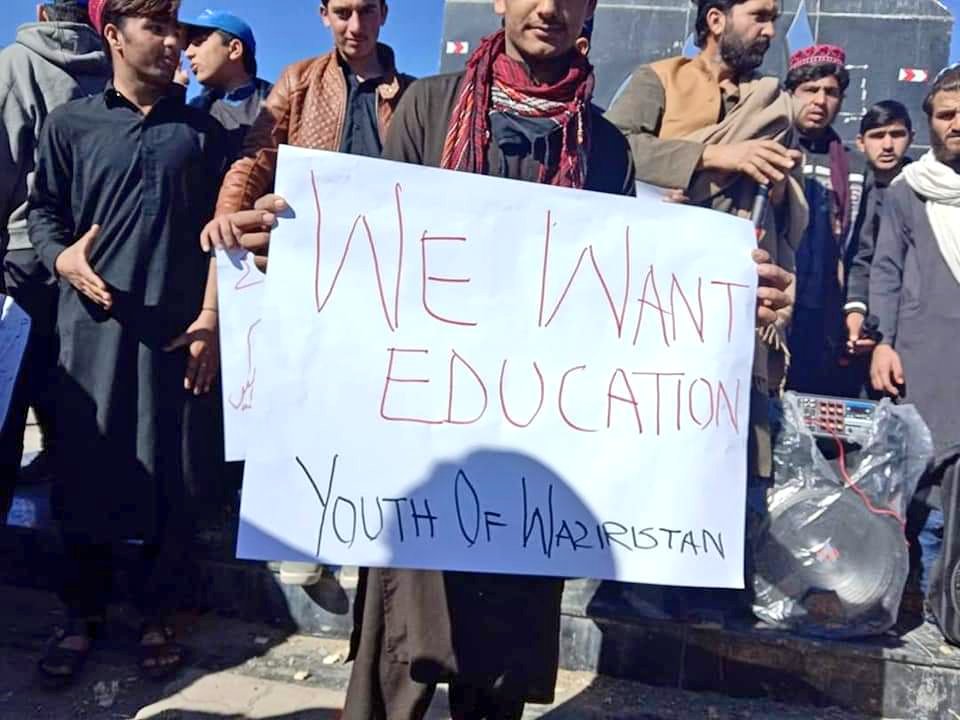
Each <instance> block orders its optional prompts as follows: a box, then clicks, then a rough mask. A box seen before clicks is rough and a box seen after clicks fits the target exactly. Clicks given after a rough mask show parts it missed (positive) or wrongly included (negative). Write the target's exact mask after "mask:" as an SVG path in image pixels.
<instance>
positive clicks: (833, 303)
mask: <svg viewBox="0 0 960 720" xmlns="http://www.w3.org/2000/svg"><path fill="white" fill-rule="evenodd" d="M845 65H846V54H845V53H844V51H843V49H842V48H839V47H836V46H833V45H814V46H812V47H809V48H805V49H803V50H799V51H797V52H795V53H794V54H793V55H792V56H791V58H790V70H789V72H788V73H787V77H786V80H785V81H784V86H785V87H786V89H787V90H788V91H789V92H790V94H791V95H793V97H794V99H795V100H796V103H797V108H798V109H797V118H796V125H797V129H798V130H799V131H800V146H801V148H802V149H803V156H804V157H803V178H804V190H805V193H806V197H807V203H808V204H809V206H810V222H809V224H808V225H807V232H806V234H805V235H804V236H803V240H802V241H801V243H800V247H799V248H798V249H797V296H796V306H795V307H794V311H793V320H792V323H791V327H790V333H789V339H788V346H789V347H790V353H791V361H790V372H789V376H788V378H787V387H788V388H789V389H791V390H795V391H797V392H805V393H815V394H818V395H837V396H843V397H859V396H860V395H861V393H862V392H863V390H864V386H865V384H866V380H867V375H868V369H867V368H868V365H867V361H866V360H865V359H864V358H863V357H858V356H853V357H851V356H850V354H849V353H848V350H847V337H848V336H847V331H846V328H845V324H844V317H843V307H844V298H845V293H844V286H845V275H846V265H845V262H844V261H845V259H847V258H848V257H849V256H851V255H852V254H853V252H852V249H853V248H855V245H856V243H855V233H854V226H855V224H856V220H857V215H858V212H859V209H860V201H861V198H862V195H863V183H864V176H865V174H866V161H865V159H864V157H863V156H862V155H861V154H860V153H859V152H856V151H851V150H849V149H848V148H846V147H844V145H843V142H842V141H841V140H840V137H839V135H837V133H836V131H835V130H834V129H833V127H832V126H833V122H834V120H836V118H837V114H838V113H839V112H840V108H841V106H842V104H843V96H844V93H845V92H846V90H847V86H848V85H849V83H850V75H849V73H848V72H847V69H846V67H845Z"/></svg>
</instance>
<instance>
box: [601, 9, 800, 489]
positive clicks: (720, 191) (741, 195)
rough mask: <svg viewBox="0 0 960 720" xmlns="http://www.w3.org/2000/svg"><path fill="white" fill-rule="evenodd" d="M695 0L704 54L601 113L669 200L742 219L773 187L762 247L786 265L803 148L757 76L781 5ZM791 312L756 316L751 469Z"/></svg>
mask: <svg viewBox="0 0 960 720" xmlns="http://www.w3.org/2000/svg"><path fill="white" fill-rule="evenodd" d="M696 5H697V19H696V26H695V28H696V33H697V45H698V47H700V49H701V52H700V53H699V54H698V55H697V56H696V57H695V58H693V59H690V58H685V57H672V58H667V59H665V60H661V61H659V62H656V63H653V64H651V65H642V66H640V67H639V68H637V70H636V71H635V72H634V74H633V76H632V77H631V79H630V82H629V83H628V85H627V87H626V88H625V90H624V92H623V93H622V94H621V95H620V97H619V98H618V99H617V100H616V102H614V104H613V106H612V107H611V108H610V110H609V112H608V113H607V118H608V119H609V120H611V121H612V122H613V123H614V125H616V126H617V127H618V128H620V130H621V131H622V132H623V133H624V135H626V138H627V141H628V142H629V143H630V149H631V151H632V152H633V160H634V164H635V165H636V168H637V180H639V181H642V182H644V183H647V184H649V185H654V186H658V187H660V188H666V189H669V190H671V191H672V197H673V198H675V199H682V200H684V201H686V202H690V203H692V204H697V205H702V206H704V207H710V208H712V209H714V210H719V211H721V212H726V213H733V214H737V215H741V216H744V217H747V216H749V215H750V214H751V210H752V208H753V206H754V201H755V198H756V196H757V193H758V188H759V187H761V186H762V187H765V188H769V189H770V197H771V199H772V200H773V201H774V204H775V205H776V206H777V208H776V209H777V212H776V213H773V212H768V213H766V214H765V216H764V217H763V218H760V223H761V225H762V228H760V229H759V230H758V236H759V239H760V248H761V249H762V250H763V251H764V257H765V258H766V259H769V261H770V263H771V264H773V265H777V266H779V268H782V269H784V270H786V271H787V272H788V273H792V272H793V266H794V251H795V249H796V247H797V245H798V244H799V241H800V238H801V237H802V236H803V231H804V229H805V227H806V222H807V207H806V202H805V200H804V198H803V188H802V184H801V182H800V179H799V170H800V163H799V160H800V153H799V152H798V151H797V150H795V149H792V148H793V144H794V141H795V129H794V125H793V104H792V101H791V99H790V98H789V96H788V95H787V94H786V93H785V92H784V91H783V90H782V89H781V88H780V84H779V83H778V82H777V80H776V79H774V78H767V77H759V76H758V75H757V74H756V70H757V68H759V67H760V65H761V63H762V62H763V58H764V55H765V54H766V52H767V50H768V49H769V47H770V42H771V40H772V39H773V38H774V36H775V35H776V29H775V26H774V23H775V21H776V20H777V18H778V17H779V15H780V8H779V6H778V4H777V1H776V0H696ZM777 218H779V219H780V222H777V221H776V220H777ZM779 268H778V270H779ZM791 290H792V288H791ZM789 317H790V307H789V306H788V307H784V308H781V309H780V310H779V311H778V312H777V314H776V318H773V321H772V322H771V319H770V318H764V317H763V316H762V315H761V316H759V317H758V320H759V324H760V325H761V326H765V327H764V330H763V338H764V340H765V342H760V343H758V344H757V354H756V357H755V359H754V371H753V388H752V395H751V416H752V421H751V426H752V433H751V451H750V456H749V459H750V467H751V474H752V475H755V476H760V477H769V476H770V474H771V472H772V469H773V468H772V454H771V451H770V440H769V432H768V429H767V422H766V417H767V404H768V395H769V393H770V391H771V390H774V389H776V388H777V387H778V386H779V384H780V379H781V373H782V368H781V367H780V365H779V363H778V362H777V360H778V359H779V357H778V356H772V355H771V356H770V357H768V351H769V348H770V347H771V346H773V347H774V348H775V349H779V348H780V343H781V341H782V339H783V336H784V332H785V328H786V325H787V323H788V321H789Z"/></svg>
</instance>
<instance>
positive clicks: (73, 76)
mask: <svg viewBox="0 0 960 720" xmlns="http://www.w3.org/2000/svg"><path fill="white" fill-rule="evenodd" d="M109 73H110V67H109V65H108V64H107V60H106V57H105V56H104V53H103V47H102V45H101V44H100V38H99V37H97V33H96V32H95V31H94V30H93V28H92V27H90V23H89V19H88V16H87V3H86V0H55V2H48V3H45V4H42V5H39V6H38V7H37V22H35V23H29V24H26V25H22V26H21V27H20V28H18V30H17V38H16V41H15V42H14V43H13V44H12V45H10V46H8V47H6V48H4V50H3V51H2V52H0V118H2V121H0V259H2V261H3V277H2V278H0V289H2V286H3V284H4V281H5V284H6V291H7V292H8V293H10V295H11V296H12V297H13V299H14V300H16V301H17V303H18V304H19V305H20V307H22V308H23V310H24V311H25V312H26V313H27V314H28V315H29V316H30V320H31V327H30V336H29V339H28V342H27V349H26V353H25V354H24V357H23V361H22V363H21V369H20V375H19V377H18V378H17V383H16V386H15V389H14V393H13V398H12V401H11V403H10V408H9V410H8V411H7V417H6V421H5V424H4V425H3V428H2V430H0V525H2V524H3V523H4V520H5V518H6V516H7V511H8V510H9V506H10V501H11V500H12V496H13V489H14V485H15V483H16V482H17V479H18V474H19V476H20V479H21V480H23V481H24V482H30V481H33V482H38V481H42V480H45V479H48V478H49V476H50V473H51V470H52V463H51V458H52V452H53V449H54V442H53V421H54V411H53V406H54V403H55V396H54V393H53V392H52V389H53V385H54V376H55V371H56V367H57V339H56V317H57V285H56V281H55V280H54V278H53V277H52V276H51V275H50V273H49V272H48V271H47V270H46V268H44V267H43V265H42V264H41V263H40V261H39V259H38V258H37V254H36V252H35V251H34V249H33V246H32V245H31V244H30V239H29V237H28V235H27V194H28V191H29V185H30V182H31V180H32V176H33V172H34V169H35V165H36V153H37V141H38V138H39V136H40V128H41V127H42V126H43V123H44V121H45V120H46V117H47V114H48V113H49V112H50V111H51V110H53V109H54V108H56V107H58V106H59V105H62V104H63V103H65V102H67V101H69V100H73V99H75V98H79V97H83V96H85V95H90V94H92V93H98V92H102V91H103V88H104V85H106V82H107V79H108V78H109ZM31 406H32V407H33V409H34V413H35V414H36V417H37V421H38V423H39V425H40V431H41V434H42V440H43V450H42V451H41V452H40V454H39V455H37V457H36V458H34V460H33V461H32V462H31V463H30V464H29V465H28V466H27V467H26V468H24V470H23V471H22V473H21V472H20V460H21V456H22V455H23V435H24V429H25V426H26V422H27V411H28V408H29V407H31Z"/></svg>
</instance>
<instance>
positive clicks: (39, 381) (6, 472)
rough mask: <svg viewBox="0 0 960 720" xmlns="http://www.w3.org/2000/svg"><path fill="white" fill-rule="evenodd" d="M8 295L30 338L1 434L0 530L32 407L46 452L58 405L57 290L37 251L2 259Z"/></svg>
mask: <svg viewBox="0 0 960 720" xmlns="http://www.w3.org/2000/svg"><path fill="white" fill-rule="evenodd" d="M3 274H4V283H5V284H6V288H7V292H8V293H9V294H10V295H11V296H12V297H13V299H14V300H15V301H16V302H17V304H18V305H19V306H20V307H21V308H22V309H23V311H24V312H26V313H27V315H29V316H30V322H31V324H30V335H29V338H28V340H27V347H26V350H25V352H24V356H23V361H22V362H21V365H20V374H19V375H18V377H17V382H16V385H15V386H14V390H13V395H12V397H11V400H10V409H9V410H8V412H7V417H6V420H5V422H4V424H3V427H2V429H0V524H2V523H3V521H5V519H6V516H7V511H8V510H9V505H10V502H11V500H12V499H13V489H14V486H15V485H16V481H17V474H18V472H19V469H20V459H21V457H22V455H23V435H24V431H25V429H26V425H27V412H28V410H29V409H30V408H31V407H33V409H34V412H35V413H36V416H37V422H38V423H39V425H40V430H41V432H42V434H43V440H44V447H45V448H46V449H50V448H49V443H50V442H51V441H52V438H53V423H54V406H55V402H56V396H55V387H56V368H57V356H58V354H59V351H60V348H59V343H58V342H57V331H56V327H57V303H58V299H59V288H58V286H57V283H56V281H54V280H53V278H52V277H51V276H50V273H49V272H48V271H47V270H46V268H45V267H44V266H43V265H42V264H41V263H40V260H39V258H37V255H36V253H35V252H34V251H33V250H10V251H8V252H7V254H6V256H5V257H4V258H3Z"/></svg>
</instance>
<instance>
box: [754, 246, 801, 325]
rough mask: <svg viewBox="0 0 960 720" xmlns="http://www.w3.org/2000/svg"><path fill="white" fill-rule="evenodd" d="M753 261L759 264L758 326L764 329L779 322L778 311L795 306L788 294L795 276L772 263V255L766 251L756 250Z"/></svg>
mask: <svg viewBox="0 0 960 720" xmlns="http://www.w3.org/2000/svg"><path fill="white" fill-rule="evenodd" d="M753 261H754V262H755V263H756V264H757V275H758V276H759V278H760V279H759V285H758V287H757V325H759V326H760V327H762V328H763V327H766V326H767V325H772V324H773V323H775V322H776V321H777V311H778V310H783V309H784V308H787V307H790V306H791V305H792V304H793V300H791V299H790V295H789V294H788V293H787V289H788V288H789V287H790V285H791V284H792V283H793V275H791V274H790V273H788V272H787V271H786V270H784V269H783V268H782V267H780V266H779V265H776V264H774V263H772V262H770V253H768V252H767V251H766V250H754V251H753Z"/></svg>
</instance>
